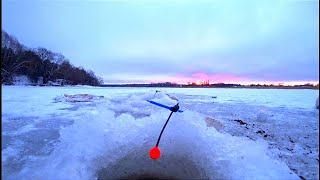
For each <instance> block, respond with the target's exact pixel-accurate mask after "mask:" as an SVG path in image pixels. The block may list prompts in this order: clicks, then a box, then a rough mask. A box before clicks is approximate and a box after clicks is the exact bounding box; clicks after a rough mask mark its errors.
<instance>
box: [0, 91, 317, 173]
mask: <svg viewBox="0 0 320 180" xmlns="http://www.w3.org/2000/svg"><path fill="white" fill-rule="evenodd" d="M156 89H157V90H160V91H161V92H159V93H156V94H155V90H156ZM2 90H3V94H2V105H3V106H2V108H3V109H2V113H3V114H2V126H3V129H2V141H3V146H2V168H3V171H2V177H3V178H4V179H96V178H98V179H104V178H108V179H110V178H121V177H122V178H128V177H131V178H132V177H140V178H141V177H158V178H178V179H185V178H209V179H299V176H301V177H303V178H307V179H318V178H319V174H318V169H319V149H318V137H319V121H318V118H319V111H318V110H317V109H315V107H314V101H315V99H316V98H317V94H318V91H315V90H260V89H259V90H252V89H249V90H247V89H179V88H178V89H174V88H94V87H81V86H77V87H25V86H2ZM65 94H66V96H65ZM81 94H82V95H81ZM83 94H86V95H83ZM266 94H268V96H266ZM102 96H103V97H102ZM212 96H217V98H212ZM150 99H152V100H154V101H156V102H160V103H163V104H166V105H168V106H173V105H175V104H176V103H177V100H176V99H178V100H179V104H180V108H181V109H183V110H184V112H183V113H175V114H173V116H172V118H171V120H170V122H169V124H168V126H167V128H166V129H165V132H164V134H163V137H162V140H161V142H160V149H161V151H162V157H161V158H160V159H159V160H157V161H153V160H150V159H149V157H148V151H149V149H150V148H151V147H153V146H154V145H155V143H156V140H157V137H158V135H159V132H160V130H161V127H162V125H163V124H164V122H165V120H166V118H167V117H168V115H169V113H170V112H169V111H168V110H166V109H163V108H160V107H158V106H155V105H152V104H150V103H148V102H147V101H146V100H150ZM213 100H214V101H213Z"/></svg>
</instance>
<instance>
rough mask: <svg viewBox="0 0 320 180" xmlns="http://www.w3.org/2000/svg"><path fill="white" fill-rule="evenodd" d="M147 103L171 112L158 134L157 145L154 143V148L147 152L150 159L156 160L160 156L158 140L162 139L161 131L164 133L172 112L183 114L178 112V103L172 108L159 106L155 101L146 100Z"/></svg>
mask: <svg viewBox="0 0 320 180" xmlns="http://www.w3.org/2000/svg"><path fill="white" fill-rule="evenodd" d="M147 101H148V102H149V103H151V104H154V105H156V106H159V107H162V108H165V109H168V110H170V111H171V112H170V115H169V117H168V119H167V121H166V123H165V124H164V125H163V127H162V130H161V132H160V134H159V137H158V140H157V143H156V146H154V147H153V148H152V149H151V150H150V152H149V155H150V158H151V159H158V158H159V157H160V154H161V152H160V149H159V147H158V146H159V143H160V140H161V137H162V134H163V131H164V129H165V128H166V126H167V124H168V122H169V120H170V118H171V116H172V114H173V113H174V112H183V111H182V110H179V103H177V104H176V105H175V106H173V107H169V106H166V105H164V104H160V103H157V102H155V101H151V100H147Z"/></svg>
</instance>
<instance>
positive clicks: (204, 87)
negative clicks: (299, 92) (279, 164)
mask: <svg viewBox="0 0 320 180" xmlns="http://www.w3.org/2000/svg"><path fill="white" fill-rule="evenodd" d="M2 86H36V87H81V86H84V87H85V86H90V85H64V86H38V85H7V84H2ZM90 87H123V88H190V89H194V88H201V89H202V88H203V89H210V88H211V89H223V88H225V89H312V90H319V87H288V86H284V87H276V86H273V87H250V86H239V87H208V86H182V87H179V86H137V85H132V86H130V85H98V86H90Z"/></svg>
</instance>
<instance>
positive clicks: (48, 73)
mask: <svg viewBox="0 0 320 180" xmlns="http://www.w3.org/2000/svg"><path fill="white" fill-rule="evenodd" d="M1 38H2V42H1V43H2V44H1V74H2V78H1V83H2V84H13V78H14V77H15V76H17V75H25V76H27V77H28V78H29V79H30V80H31V81H32V82H33V83H36V82H37V81H38V79H39V77H42V78H43V83H47V82H49V81H55V80H56V79H64V80H65V81H66V82H67V83H68V84H70V85H77V84H81V85H91V86H97V85H100V84H102V83H103V81H102V79H101V78H99V77H97V76H96V75H95V74H94V72H93V71H87V70H85V69H83V68H81V67H75V66H73V65H72V64H70V62H69V60H68V59H67V58H65V57H64V56H63V55H62V54H59V53H54V52H51V51H49V50H47V49H46V48H37V49H29V48H27V47H25V46H24V45H22V44H20V43H19V42H18V40H17V39H16V38H14V37H13V36H11V35H9V34H7V33H6V32H4V31H2V36H1Z"/></svg>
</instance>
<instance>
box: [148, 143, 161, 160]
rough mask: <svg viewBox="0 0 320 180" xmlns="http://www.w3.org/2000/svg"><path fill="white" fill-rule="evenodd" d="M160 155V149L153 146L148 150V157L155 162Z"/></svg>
mask: <svg viewBox="0 0 320 180" xmlns="http://www.w3.org/2000/svg"><path fill="white" fill-rule="evenodd" d="M160 155H161V152H160V149H159V148H158V147H157V146H155V147H153V148H152V149H150V152H149V156H150V158H151V159H154V160H156V159H158V158H159V157H160Z"/></svg>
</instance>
